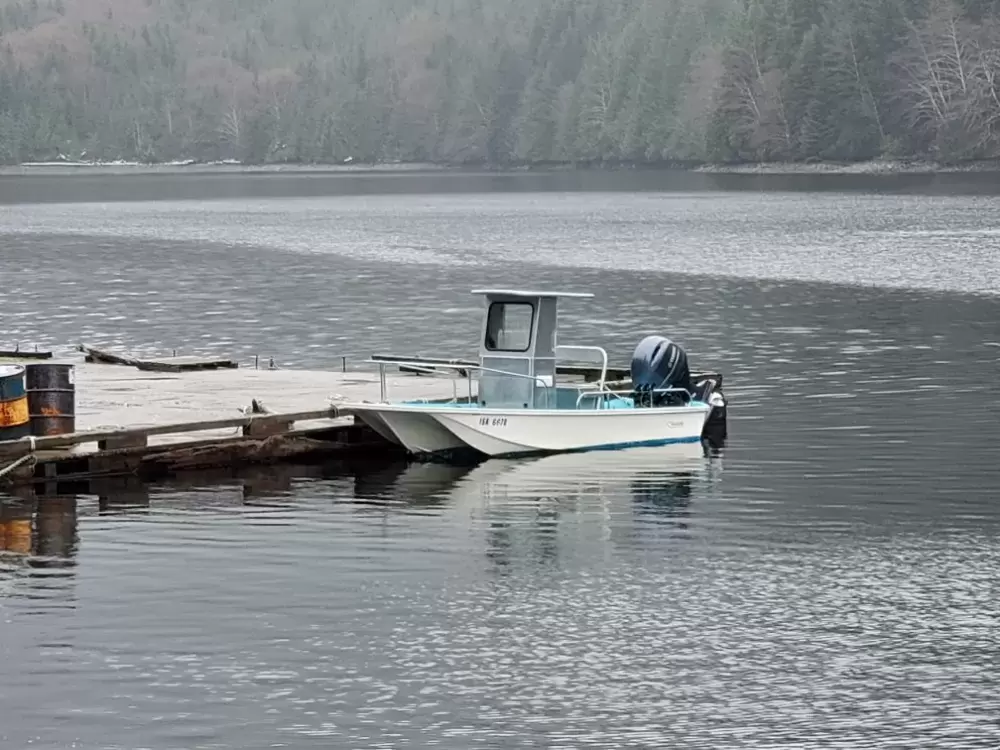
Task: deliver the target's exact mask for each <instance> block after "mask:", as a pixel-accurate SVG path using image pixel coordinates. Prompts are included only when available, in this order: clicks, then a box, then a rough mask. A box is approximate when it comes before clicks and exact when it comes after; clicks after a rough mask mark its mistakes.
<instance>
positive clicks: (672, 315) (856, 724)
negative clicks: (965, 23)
mask: <svg viewBox="0 0 1000 750" xmlns="http://www.w3.org/2000/svg"><path fill="white" fill-rule="evenodd" d="M626 177H627V176H625V177H623V176H622V175H620V174H616V175H611V176H601V175H596V176H595V175H585V176H579V175H556V176H551V177H545V176H538V175H534V176H530V177H524V176H518V177H509V176H508V177H504V176H494V175H458V176H453V177H449V176H447V175H424V176H421V175H406V176H405V177H404V176H397V177H391V176H383V177H379V178H371V177H357V176H336V177H331V176H323V175H319V176H317V175H311V174H304V175H281V176H280V180H279V179H278V178H275V177H274V176H271V175H268V176H252V177H249V176H240V175H225V176H219V175H215V176H209V177H208V178H206V177H205V176H203V175H199V176H191V177H188V176H178V175H155V176H142V177H126V178H121V177H118V178H112V177H107V176H104V177H100V176H86V175H81V176H71V177H65V176H63V177H59V178H53V177H44V178H40V177H0V346H4V345H6V344H8V343H13V342H14V341H20V342H21V344H22V346H34V345H36V344H37V345H39V346H40V347H44V348H48V347H54V348H55V349H56V350H57V351H59V352H60V353H68V352H69V351H70V350H71V348H72V346H73V345H74V344H76V343H77V342H79V341H86V342H88V343H91V344H95V345H114V346H122V347H127V348H128V349H130V350H133V351H139V352H163V351H164V350H170V349H177V350H178V351H179V352H183V353H209V352H211V353H225V354H231V355H234V356H237V357H240V358H243V359H246V360H249V359H250V358H252V357H253V356H254V355H257V354H259V355H260V356H262V357H272V356H273V357H274V359H275V361H276V362H277V363H278V364H279V365H280V366H284V367H333V366H339V363H340V357H341V356H346V357H348V358H349V362H351V364H352V366H360V364H359V360H361V359H363V358H364V357H366V356H368V355H369V354H371V353H372V352H376V351H383V352H384V351H392V352H397V353H413V352H418V351H419V352H421V353H424V354H450V355H456V356H460V355H466V356H467V355H471V354H474V352H475V345H474V344H475V338H476V335H477V331H478V314H479V308H478V300H477V298H474V297H472V296H470V295H469V294H468V291H469V290H470V289H472V288H475V287H479V286H483V285H485V284H496V285H503V286H508V285H510V286H521V285H530V286H536V287H537V286H548V287H560V288H567V289H573V290H589V291H593V292H595V294H596V295H597V296H596V299H595V300H594V301H593V304H585V303H571V304H569V305H567V306H565V307H564V309H563V320H564V327H563V332H562V336H561V340H562V341H564V342H571V341H572V342H578V343H591V342H595V343H603V344H604V345H606V346H607V347H608V348H609V350H610V351H611V352H612V355H613V359H614V360H616V361H619V362H627V361H628V357H629V356H630V354H631V351H632V348H633V347H634V346H635V344H636V343H637V342H638V341H639V339H640V338H641V337H642V336H644V335H646V334H648V333H662V334H664V335H667V336H670V337H672V338H675V339H676V340H678V341H679V342H681V343H682V344H683V345H684V346H685V347H686V348H687V350H688V352H689V356H690V357H691V360H692V366H693V367H695V368H698V369H701V368H705V369H716V368H717V369H720V370H721V371H722V372H723V373H724V374H725V378H726V391H727V393H728V395H729V396H730V398H731V400H732V405H731V408H730V430H729V438H728V440H727V441H726V443H725V445H724V446H722V447H720V448H718V449H717V450H713V451H709V452H707V453H706V452H704V451H702V450H700V449H694V450H686V449H656V450H649V449H644V450H639V451H627V452H622V453H613V454H606V455H600V456H586V457H580V456H572V457H570V456H562V457H549V458H544V459H534V460H526V461H490V462H486V463H483V464H481V465H479V466H476V467H461V468H458V467H455V468H447V467H435V466H421V465H414V466H406V465H397V464H384V465H367V466H359V465H344V464H338V465H331V466H328V467H324V468H322V469H316V470H311V471H301V472H291V471H286V470H275V471H270V472H266V473H260V474H255V475H249V476H246V477H243V478H239V479H227V480H225V481H216V480H214V479H209V478H205V479H203V480H199V481H198V484H195V485H190V484H188V485H166V486H156V487H129V488H125V489H123V488H111V489H108V490H106V491H104V492H102V493H100V494H95V495H87V494H83V495H79V496H77V497H76V498H72V497H63V498H46V499H40V500H38V501H37V504H36V503H33V502H19V501H17V499H11V500H9V501H8V502H6V503H5V504H4V505H3V510H2V512H0V528H2V529H3V531H4V533H3V545H2V546H5V547H6V548H7V550H8V551H7V552H0V650H2V660H0V676H2V677H3V679H2V680H0V746H2V747H11V748H21V747H34V748H65V747H70V746H74V747H77V748H86V749H87V750H90V749H91V748H93V749H96V748H102V749H104V748H123V749H124V748H129V749H132V748H140V747H142V748H155V749H156V750H161V749H162V750H166V749H168V748H170V749H173V748H227V749H228V748H234V749H235V748H271V747H288V748H311V747H351V748H376V747H393V748H395V747H441V748H456V749H458V748H469V747H489V748H516V747H560V748H583V747H600V748H611V747H692V748H695V747H698V748H702V747H703V748H736V747H747V748H750V747H753V748H763V747H795V748H801V747H824V748H830V747H835V748H867V747H872V748H874V747H879V748H882V747H906V748H913V747H920V748H980V747H981V748H994V747H997V746H998V744H1000V723H998V716H1000V697H998V696H1000V646H998V644H1000V603H998V597H997V593H998V588H997V583H996V580H997V570H1000V497H998V495H1000V462H998V461H997V447H996V446H997V441H998V438H1000V398H998V396H1000V384H998V378H997V374H998V372H1000V250H998V243H1000V239H998V238H1000V233H998V229H997V228H998V227H1000V199H998V198H997V197H995V196H994V195H993V194H992V193H991V191H990V190H989V189H988V188H987V187H985V186H984V183H983V182H982V181H978V182H977V181H976V180H973V183H969V182H968V181H964V180H966V178H959V177H956V178H954V180H955V181H954V182H953V183H949V182H948V181H947V180H942V179H940V178H936V179H934V180H923V181H921V180H912V179H911V180H904V179H902V178H899V179H895V178H894V179H891V180H873V179H867V180H864V181H859V180H858V179H856V178H855V179H853V180H851V181H849V182H848V181H843V180H840V181H837V180H833V181H830V180H819V181H816V180H812V181H807V182H801V181H800V182H798V183H795V184H792V183H789V182H787V181H782V180H780V179H779V180H775V181H771V182H768V181H767V180H761V179H757V178H753V179H746V180H740V179H738V178H737V179H734V178H726V180H724V181H722V182H709V181H707V180H708V178H706V177H704V176H696V177H695V176H683V175H680V176H679V175H650V174H643V175H639V176H633V177H632V178H631V179H633V180H634V183H633V187H632V189H629V183H628V181H627V179H626ZM269 180H271V181H270V182H268V181H269ZM449 180H452V181H449ZM526 180H527V182H526ZM970 184H971V187H970ZM276 193H277V194H276ZM32 529H33V531H32Z"/></svg>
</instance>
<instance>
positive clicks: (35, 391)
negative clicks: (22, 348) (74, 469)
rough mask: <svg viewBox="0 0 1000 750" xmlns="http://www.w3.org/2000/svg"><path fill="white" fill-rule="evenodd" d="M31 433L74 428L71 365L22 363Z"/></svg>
mask: <svg viewBox="0 0 1000 750" xmlns="http://www.w3.org/2000/svg"><path fill="white" fill-rule="evenodd" d="M25 369H26V370H27V376H26V378H25V382H26V385H27V393H28V413H29V414H30V416H31V434H32V435H34V436H36V437H44V436H45V435H66V434H68V433H70V432H74V431H75V430H76V380H75V378H74V370H73V365H66V364H50V363H48V362H46V363H44V364H31V365H27V366H26V367H25Z"/></svg>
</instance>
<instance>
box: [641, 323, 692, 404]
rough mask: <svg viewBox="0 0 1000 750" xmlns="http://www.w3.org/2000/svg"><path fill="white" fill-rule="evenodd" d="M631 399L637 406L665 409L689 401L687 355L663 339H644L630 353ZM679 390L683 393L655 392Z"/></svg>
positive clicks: (659, 337)
mask: <svg viewBox="0 0 1000 750" xmlns="http://www.w3.org/2000/svg"><path fill="white" fill-rule="evenodd" d="M630 370H631V375H632V387H633V398H635V402H636V405H637V406H665V405H669V404H677V403H687V402H688V401H690V400H691V395H690V394H691V371H690V369H689V368H688V359H687V352H685V351H684V349H683V348H682V347H681V346H680V345H679V344H676V343H674V342H673V341H671V340H670V339H668V338H666V337H665V336H647V337H646V338H644V339H643V340H642V341H640V342H639V344H638V346H636V348H635V352H634V353H633V354H632V364H631V368H630ZM664 388H682V389H684V391H686V393H678V392H675V393H656V392H655V391H657V390H661V389H664Z"/></svg>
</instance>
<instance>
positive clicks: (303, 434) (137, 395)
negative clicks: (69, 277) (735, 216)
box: [0, 347, 725, 491]
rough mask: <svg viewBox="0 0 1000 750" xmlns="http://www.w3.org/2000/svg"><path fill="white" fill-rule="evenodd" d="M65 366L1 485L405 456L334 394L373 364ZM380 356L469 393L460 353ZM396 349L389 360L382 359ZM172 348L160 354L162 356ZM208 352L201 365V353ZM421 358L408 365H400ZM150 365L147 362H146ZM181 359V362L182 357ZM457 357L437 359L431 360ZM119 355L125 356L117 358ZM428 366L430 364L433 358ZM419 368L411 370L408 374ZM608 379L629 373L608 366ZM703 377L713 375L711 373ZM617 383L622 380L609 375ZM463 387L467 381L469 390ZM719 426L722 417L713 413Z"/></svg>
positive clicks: (372, 379) (404, 389) (570, 368)
mask: <svg viewBox="0 0 1000 750" xmlns="http://www.w3.org/2000/svg"><path fill="white" fill-rule="evenodd" d="M80 349H81V350H82V351H84V353H85V354H86V359H84V361H76V362H74V363H73V364H74V365H75V386H74V387H75V403H76V405H75V425H76V426H75V429H76V431H75V432H73V433H72V434H64V435H51V436H44V437H42V436H38V437H33V438H22V439H20V440H15V441H8V442H0V490H2V489H4V488H6V489H7V490H8V491H14V489H17V488H24V487H29V488H30V487H31V486H33V485H34V486H40V485H41V484H46V485H48V484H52V483H60V482H79V481H88V482H90V481H95V480H96V481H102V480H110V479H120V478H129V479H136V480H139V481H147V480H158V479H163V478H168V477H176V476H178V475H181V474H184V473H186V472H191V471H207V470H220V469H221V470H239V469H242V468H246V467H253V466H261V465H274V464H278V463H288V464H299V465H302V464H309V463H313V464H315V463H322V462H326V461H329V460H333V459H341V458H344V459H347V458H363V459H366V460H367V459H377V460H386V459H392V458H393V457H397V458H404V457H405V454H404V453H403V451H402V449H401V448H399V447H398V446H395V445H393V444H390V443H388V442H387V441H385V440H384V439H383V438H381V437H380V436H379V435H377V434H376V433H375V432H374V431H372V430H371V429H370V428H368V427H367V426H366V425H364V424H362V423H360V422H357V423H356V422H355V420H354V417H353V416H352V415H351V414H349V413H348V412H347V411H346V409H344V408H342V407H341V405H342V404H344V403H345V402H352V401H354V402H357V401H378V400H379V399H380V396H381V381H380V375H379V373H378V372H359V371H350V372H348V371H344V370H346V363H345V365H344V367H343V368H342V371H310V370H282V369H272V368H270V367H269V368H268V369H256V368H240V367H237V366H236V365H235V364H226V363H229V360H216V359H208V360H198V361H197V362H194V361H192V362H190V363H189V362H188V361H187V360H186V359H183V358H177V359H176V360H175V361H173V362H172V364H174V365H179V366H178V367H175V368H170V367H162V368H160V367H157V366H155V365H156V364H157V363H158V362H159V361H158V360H138V359H136V358H133V357H130V356H126V355H117V354H110V353H108V352H103V351H101V350H95V349H93V348H91V347H80ZM372 359H373V360H375V361H377V362H381V363H383V364H382V366H383V367H384V368H385V370H386V375H385V378H386V385H387V387H388V395H389V397H390V398H392V399H393V400H401V399H406V400H413V399H427V400H434V401H437V400H441V401H445V400H450V399H452V398H458V399H462V400H464V399H465V398H466V397H467V396H468V395H470V383H471V381H470V380H469V378H468V376H469V374H470V373H469V372H468V371H466V370H464V369H463V367H462V365H469V366H472V365H474V364H475V363H473V362H465V361H464V360H442V359H432V358H426V357H420V358H417V357H415V358H412V360H405V359H403V361H404V362H406V364H400V360H401V358H398V357H396V358H393V357H392V355H376V356H374V357H373V358H372ZM393 359H395V360H396V361H395V363H394V362H393ZM170 360H174V358H168V360H165V361H167V362H168V363H170ZM206 363H207V364H206ZM414 363H417V364H419V365H420V367H418V368H416V370H415V371H414V372H408V370H409V369H410V368H409V367H408V364H414ZM151 364H152V366H151ZM188 364H190V365H191V367H187V366H186V365H188ZM446 364H447V365H453V366H456V365H457V366H458V367H457V369H456V368H455V367H452V368H444V367H442V365H446ZM122 365H125V366H122ZM435 366H436V367H435ZM559 372H560V373H561V374H563V375H565V376H567V377H568V378H569V379H570V380H574V379H578V380H583V381H585V382H593V381H594V380H597V379H598V377H599V372H600V368H598V367H595V366H594V365H582V364H581V365H566V366H561V367H559ZM418 375H419V377H418ZM607 375H608V377H609V378H621V377H622V376H626V377H627V375H628V371H627V370H625V369H624V368H620V367H618V368H612V367H609V368H608V371H607ZM700 377H713V378H715V379H717V381H718V383H719V385H720V386H721V382H722V376H721V374H702V375H695V378H696V379H697V378H700ZM608 385H609V386H612V387H616V388H627V387H628V386H629V383H628V382H627V381H620V382H616V383H608ZM473 392H474V391H473ZM716 427H721V429H722V430H723V433H722V434H724V431H725V416H724V414H723V415H722V417H721V424H720V425H716V426H713V430H715V429H716Z"/></svg>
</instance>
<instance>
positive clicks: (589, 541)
mask: <svg viewBox="0 0 1000 750" xmlns="http://www.w3.org/2000/svg"><path fill="white" fill-rule="evenodd" d="M713 463H717V461H714V460H713V458H712V457H711V456H710V455H709V451H708V449H707V447H703V446H702V445H700V444H697V443H695V444H677V445H666V446H657V447H639V448H631V449H627V450H620V451H607V452H603V451H597V452H587V453H563V454H556V455H551V456H545V457H541V458H530V459H529V458H522V459H491V460H488V461H486V462H484V463H482V464H480V465H478V466H476V467H475V468H474V469H472V470H470V471H468V472H467V473H466V474H465V475H464V476H462V477H461V478H459V479H458V480H457V481H456V482H455V483H454V486H453V487H452V488H451V489H450V491H449V492H448V493H447V496H446V497H447V498H448V499H449V500H450V508H449V510H448V511H447V512H451V513H460V514H462V515H464V516H466V517H467V518H469V519H470V520H471V522H472V526H473V528H476V527H479V528H481V529H483V531H484V532H485V536H486V541H487V555H488V556H489V557H490V559H491V560H492V561H493V562H494V564H495V565H496V566H497V568H498V570H504V569H507V568H509V567H510V566H512V565H515V564H516V565H517V566H522V565H528V566H535V565H539V564H547V563H551V564H555V562H556V561H557V560H559V561H560V564H562V563H564V562H565V561H566V557H567V556H581V557H584V556H592V555H594V554H598V555H600V554H605V553H606V552H607V551H608V550H609V549H610V547H609V545H611V546H614V545H616V544H623V545H627V546H635V544H636V543H637V542H639V541H640V538H641V537H642V531H641V530H640V529H639V528H638V527H639V526H641V525H643V524H649V523H654V524H657V525H660V526H663V525H664V524H666V525H669V526H672V529H673V530H674V531H681V532H683V531H684V530H685V529H686V517H687V514H688V512H689V511H688V508H689V505H690V504H691V502H692V498H693V497H694V495H695V490H694V487H695V485H696V483H701V484H703V485H705V486H706V487H707V486H709V485H710V484H711V482H712V475H713V466H712V464H713ZM602 550H603V551H602Z"/></svg>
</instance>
